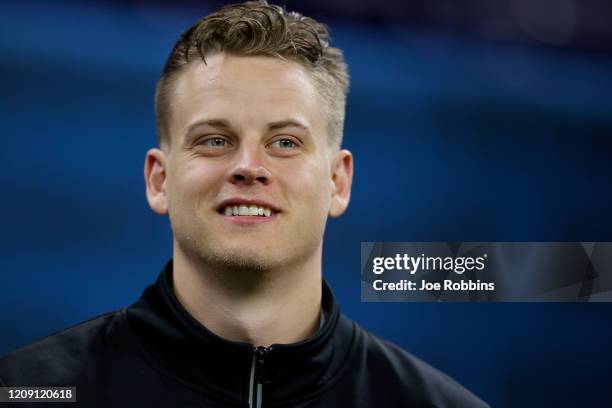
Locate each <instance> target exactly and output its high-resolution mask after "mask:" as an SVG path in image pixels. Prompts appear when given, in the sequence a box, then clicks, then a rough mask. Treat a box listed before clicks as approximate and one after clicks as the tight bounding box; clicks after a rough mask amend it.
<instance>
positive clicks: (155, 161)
mask: <svg viewBox="0 0 612 408" xmlns="http://www.w3.org/2000/svg"><path fill="white" fill-rule="evenodd" d="M144 178H145V186H146V187H147V201H148V202H149V207H151V209H152V210H153V211H155V212H156V213H157V214H159V215H166V214H168V198H167V196H166V155H165V154H164V152H163V151H162V150H160V149H150V150H149V151H148V152H147V155H146V156H145V163H144Z"/></svg>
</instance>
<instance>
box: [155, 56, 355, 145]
mask: <svg viewBox="0 0 612 408" xmlns="http://www.w3.org/2000/svg"><path fill="white" fill-rule="evenodd" d="M216 54H226V55H229V56H234V57H238V58H248V57H265V58H271V59H278V60H281V61H290V62H294V63H296V64H299V65H300V66H301V67H302V69H303V70H304V71H305V72H306V73H307V74H308V77H309V78H310V79H311V80H312V82H313V85H314V88H315V90H316V93H317V96H318V97H319V98H320V100H321V101H322V103H323V105H324V107H323V112H322V113H323V116H324V117H325V122H326V125H325V131H326V133H327V135H326V137H327V139H328V140H327V141H328V143H327V145H328V146H330V147H335V148H336V149H335V150H339V149H340V146H341V143H342V139H343V134H342V133H343V124H344V116H345V112H344V105H345V104H346V99H345V98H346V97H345V95H342V97H343V100H342V101H341V102H342V103H341V109H340V111H339V112H334V109H333V107H332V105H333V101H331V100H330V99H331V98H330V97H328V96H326V95H325V93H324V89H323V88H324V86H325V83H324V78H321V76H327V77H328V78H332V76H331V75H330V74H328V73H326V72H325V71H318V72H317V70H316V69H314V68H312V67H311V66H308V64H305V63H304V62H302V61H300V60H299V59H298V58H286V57H284V56H282V55H266V54H240V53H236V52H230V51H226V50H215V51H211V52H209V53H207V54H206V55H204V56H202V57H201V58H194V59H193V60H192V61H188V62H187V63H185V64H183V65H182V66H180V67H178V68H176V69H175V70H174V71H173V72H170V73H167V74H164V75H162V76H161V78H160V79H159V80H158V81H157V85H156V87H155V113H156V122H157V133H158V140H159V145H160V147H161V148H162V150H166V149H167V150H170V146H171V145H172V135H171V134H170V129H169V128H170V122H171V118H172V116H173V113H174V112H173V109H172V102H171V99H173V98H172V97H176V87H177V82H178V81H179V80H180V78H181V77H182V74H184V71H186V70H187V69H188V68H189V67H191V66H192V65H193V64H197V63H199V62H201V63H203V64H204V65H206V64H207V62H206V61H207V60H206V59H207V58H209V57H211V56H213V55H216ZM332 80H333V79H332ZM160 102H164V103H163V107H164V111H163V112H164V115H158V112H159V104H160ZM336 115H339V116H340V117H339V118H336V117H335V116H336ZM160 116H164V118H163V120H162V121H161V123H160V118H159V117H160ZM336 119H337V120H339V122H340V123H339V128H340V129H338V130H336V132H335V133H338V134H333V133H334V130H335V129H333V128H334V125H333V121H334V120H336ZM164 145H166V146H164Z"/></svg>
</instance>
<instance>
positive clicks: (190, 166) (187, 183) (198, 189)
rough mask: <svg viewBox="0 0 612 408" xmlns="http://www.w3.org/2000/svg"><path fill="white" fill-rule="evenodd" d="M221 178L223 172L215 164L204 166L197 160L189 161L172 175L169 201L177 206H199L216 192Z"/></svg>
mask: <svg viewBox="0 0 612 408" xmlns="http://www.w3.org/2000/svg"><path fill="white" fill-rule="evenodd" d="M221 178H222V172H220V171H218V169H216V167H215V166H210V165H207V166H203V165H201V164H200V163H198V162H197V160H194V161H192V162H188V163H186V164H185V166H184V167H182V168H178V169H174V171H173V174H172V176H171V177H170V180H171V185H170V186H169V195H170V197H169V201H170V203H173V204H174V205H175V206H176V207H181V208H185V207H195V208H197V207H198V206H199V205H200V203H201V202H202V201H204V200H205V199H206V197H209V194H214V192H215V188H216V187H215V186H216V185H218V184H219V180H221Z"/></svg>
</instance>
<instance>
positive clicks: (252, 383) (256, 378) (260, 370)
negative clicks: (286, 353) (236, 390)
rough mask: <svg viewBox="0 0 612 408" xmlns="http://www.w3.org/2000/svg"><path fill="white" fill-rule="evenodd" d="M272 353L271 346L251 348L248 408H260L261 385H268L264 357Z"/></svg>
mask: <svg viewBox="0 0 612 408" xmlns="http://www.w3.org/2000/svg"><path fill="white" fill-rule="evenodd" d="M270 351H272V346H270V347H264V346H257V347H253V361H252V363H251V375H250V380H249V408H261V400H262V391H263V384H266V383H269V382H270V379H269V378H268V375H267V372H266V366H265V363H266V357H267V356H268V354H269V353H270Z"/></svg>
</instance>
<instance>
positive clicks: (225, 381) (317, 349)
mask: <svg viewBox="0 0 612 408" xmlns="http://www.w3.org/2000/svg"><path fill="white" fill-rule="evenodd" d="M322 285H323V292H322V311H323V314H324V316H325V321H324V323H323V324H322V325H321V327H320V328H319V329H318V331H317V332H316V333H315V334H314V335H313V336H311V337H310V338H308V339H306V340H304V341H301V342H299V343H292V344H276V345H273V346H272V349H271V350H270V351H269V352H268V353H267V355H266V356H265V361H264V362H263V364H262V366H261V367H263V368H265V370H263V371H265V378H260V380H262V382H265V384H264V385H263V401H264V402H265V403H266V404H270V403H275V402H286V401H290V400H293V399H295V398H298V397H299V398H300V399H302V398H304V397H307V396H308V395H315V394H316V393H317V391H318V390H319V389H321V387H322V386H323V385H324V384H326V383H327V382H329V381H330V380H331V379H332V378H333V377H334V376H335V375H336V374H338V373H339V372H340V369H341V368H342V365H343V363H344V361H345V358H346V356H347V353H348V352H349V349H350V344H351V343H352V339H353V331H354V328H353V325H352V323H351V322H349V321H348V320H346V319H344V318H343V317H342V316H341V314H340V309H339V307H338V305H337V304H336V302H335V300H334V297H333V294H332V292H331V289H330V288H329V286H328V285H327V283H326V282H325V281H324V280H323V281H322ZM126 312H127V317H128V321H129V323H130V325H131V326H132V328H133V329H134V331H135V333H136V335H137V337H138V338H139V340H140V342H141V344H142V345H143V346H144V348H145V349H146V351H147V353H148V354H149V355H150V357H151V359H152V360H153V361H154V362H156V363H157V364H159V365H160V367H159V369H161V370H165V371H167V372H169V374H171V375H172V376H175V377H178V379H180V380H181V381H187V382H188V383H189V384H190V385H192V386H195V387H196V388H199V389H200V390H201V391H203V392H204V393H206V394H209V395H212V396H215V397H217V398H219V399H221V400H223V401H226V402H228V403H229V402H231V403H247V402H248V400H249V395H250V392H251V391H252V384H251V377H252V364H253V361H254V360H253V359H254V357H255V350H254V347H253V346H252V345H251V344H248V343H240V342H233V341H229V340H226V339H224V338H221V337H219V336H217V335H216V334H214V333H212V332H211V331H210V330H208V329H207V328H206V327H204V326H203V325H202V324H200V323H199V322H198V321H196V320H195V319H194V318H193V317H192V316H191V315H190V314H189V313H188V312H187V311H186V310H185V309H184V308H183V306H182V305H181V304H180V302H179V301H178V299H177V298H176V296H175V295H174V292H173V280H172V261H170V262H169V263H168V264H167V265H166V267H165V268H164V270H163V271H162V272H161V274H160V275H159V277H158V279H157V281H156V282H155V283H154V284H152V285H151V286H149V287H147V288H146V289H145V291H144V293H143V295H142V297H141V299H140V300H139V301H137V302H136V303H134V304H133V305H131V306H130V307H128V308H127V311H126ZM296 318H299V316H297V317H296ZM260 371H262V370H260Z"/></svg>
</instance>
